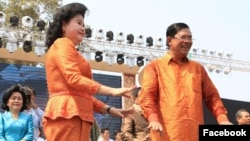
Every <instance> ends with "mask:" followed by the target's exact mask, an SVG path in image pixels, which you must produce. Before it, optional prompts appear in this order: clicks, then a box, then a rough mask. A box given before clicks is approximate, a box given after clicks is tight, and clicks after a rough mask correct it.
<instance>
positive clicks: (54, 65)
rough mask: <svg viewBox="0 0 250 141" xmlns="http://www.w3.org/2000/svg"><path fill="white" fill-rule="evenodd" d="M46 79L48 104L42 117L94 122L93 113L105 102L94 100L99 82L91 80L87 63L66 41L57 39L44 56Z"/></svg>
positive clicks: (69, 41) (66, 39) (65, 39)
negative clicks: (77, 117) (78, 117)
mask: <svg viewBox="0 0 250 141" xmlns="http://www.w3.org/2000/svg"><path fill="white" fill-rule="evenodd" d="M45 65H46V68H45V69H46V78H47V87H48V91H49V101H48V103H47V105H46V109H45V113H44V117H45V118H51V119H56V118H58V117H63V118H71V117H73V116H80V118H81V119H82V120H85V121H89V122H93V121H94V111H96V112H101V109H102V108H103V107H104V105H105V104H104V103H103V102H101V101H99V100H97V99H96V98H95V97H94V96H93V94H96V93H97V90H98V89H99V88H100V86H101V85H100V83H98V82H96V81H94V80H93V77H92V72H91V68H90V64H89V63H88V61H87V60H86V59H85V58H84V57H83V56H82V55H81V54H80V53H79V52H78V51H77V50H76V48H75V45H74V44H73V42H72V41H71V40H69V39H68V38H59V39H57V40H56V41H55V42H54V44H53V45H52V46H51V47H50V48H49V50H48V52H47V54H46V60H45Z"/></svg>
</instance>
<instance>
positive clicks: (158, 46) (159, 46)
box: [155, 38, 163, 48]
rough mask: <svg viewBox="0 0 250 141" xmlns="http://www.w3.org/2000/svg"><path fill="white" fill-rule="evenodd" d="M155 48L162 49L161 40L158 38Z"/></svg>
mask: <svg viewBox="0 0 250 141" xmlns="http://www.w3.org/2000/svg"><path fill="white" fill-rule="evenodd" d="M155 46H156V47H157V48H161V47H163V42H162V38H158V39H157V40H156V43H155Z"/></svg>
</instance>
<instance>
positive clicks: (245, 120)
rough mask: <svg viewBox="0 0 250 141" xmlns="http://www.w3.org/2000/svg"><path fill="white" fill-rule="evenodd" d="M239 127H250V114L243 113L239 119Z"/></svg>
mask: <svg viewBox="0 0 250 141" xmlns="http://www.w3.org/2000/svg"><path fill="white" fill-rule="evenodd" d="M238 123H239V125H250V114H249V113H248V112H245V111H244V112H241V117H240V118H238Z"/></svg>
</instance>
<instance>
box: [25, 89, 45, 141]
mask: <svg viewBox="0 0 250 141" xmlns="http://www.w3.org/2000/svg"><path fill="white" fill-rule="evenodd" d="M24 89H25V90H26V95H28V96H30V98H31V99H30V101H29V102H28V106H27V109H25V110H24V112H25V113H28V114H31V115H32V117H33V124H34V137H33V141H38V138H41V137H40V135H41V134H42V133H43V131H42V118H43V113H44V112H43V111H42V110H41V109H40V108H39V107H38V106H37V105H36V103H35V90H34V88H32V87H29V86H24ZM40 140H41V139H40Z"/></svg>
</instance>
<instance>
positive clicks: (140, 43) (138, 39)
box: [136, 35, 143, 45]
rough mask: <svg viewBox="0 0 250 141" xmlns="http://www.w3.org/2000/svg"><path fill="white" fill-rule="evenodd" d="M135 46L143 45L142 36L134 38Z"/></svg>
mask: <svg viewBox="0 0 250 141" xmlns="http://www.w3.org/2000/svg"><path fill="white" fill-rule="evenodd" d="M136 44H137V45H142V44H143V36H142V35H139V36H138V37H137V38H136Z"/></svg>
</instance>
